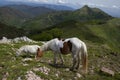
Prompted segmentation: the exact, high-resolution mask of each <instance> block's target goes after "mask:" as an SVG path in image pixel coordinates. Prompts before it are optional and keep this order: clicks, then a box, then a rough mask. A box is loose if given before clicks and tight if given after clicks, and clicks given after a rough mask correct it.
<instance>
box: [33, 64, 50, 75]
mask: <svg viewBox="0 0 120 80" xmlns="http://www.w3.org/2000/svg"><path fill="white" fill-rule="evenodd" d="M33 70H34V71H40V72H41V73H43V74H45V75H48V74H49V72H50V69H49V68H47V67H45V66H43V67H40V68H33Z"/></svg>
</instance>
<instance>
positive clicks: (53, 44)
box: [37, 38, 64, 64]
mask: <svg viewBox="0 0 120 80" xmlns="http://www.w3.org/2000/svg"><path fill="white" fill-rule="evenodd" d="M62 47H63V41H62V40H59V39H58V38H55V39H52V40H50V41H48V42H46V43H44V44H43V45H42V46H41V47H40V49H39V50H38V54H37V57H40V56H39V55H41V54H43V52H44V51H48V50H51V51H53V53H54V64H57V63H56V60H57V55H59V57H60V59H61V62H62V64H63V62H64V61H63V58H62V56H61V51H60V48H62Z"/></svg>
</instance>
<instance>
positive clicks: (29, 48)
mask: <svg viewBox="0 0 120 80" xmlns="http://www.w3.org/2000/svg"><path fill="white" fill-rule="evenodd" d="M39 48H40V46H38V45H25V46H22V47H20V48H19V49H18V50H17V51H16V56H19V55H22V54H23V53H30V54H37V52H38V50H39Z"/></svg>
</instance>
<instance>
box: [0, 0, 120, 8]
mask: <svg viewBox="0 0 120 80" xmlns="http://www.w3.org/2000/svg"><path fill="white" fill-rule="evenodd" d="M1 1H2V0H1ZM3 1H4V0H3ZM6 1H15V2H35V3H41V2H42V3H50V4H56V3H57V4H74V5H76V6H79V5H89V6H99V7H109V8H120V0H6Z"/></svg>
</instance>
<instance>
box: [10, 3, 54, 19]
mask: <svg viewBox="0 0 120 80" xmlns="http://www.w3.org/2000/svg"><path fill="white" fill-rule="evenodd" d="M8 7H10V8H13V9H17V10H20V11H22V12H24V13H26V14H28V15H30V16H32V17H35V16H38V15H42V14H46V13H50V12H54V11H55V10H53V9H50V8H46V7H43V6H37V7H35V6H29V5H9V6H8Z"/></svg>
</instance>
